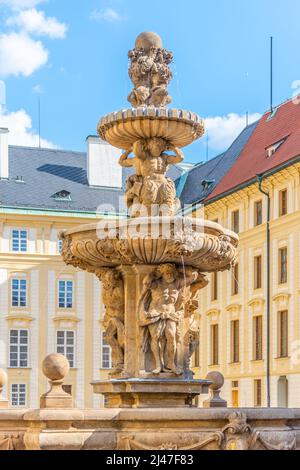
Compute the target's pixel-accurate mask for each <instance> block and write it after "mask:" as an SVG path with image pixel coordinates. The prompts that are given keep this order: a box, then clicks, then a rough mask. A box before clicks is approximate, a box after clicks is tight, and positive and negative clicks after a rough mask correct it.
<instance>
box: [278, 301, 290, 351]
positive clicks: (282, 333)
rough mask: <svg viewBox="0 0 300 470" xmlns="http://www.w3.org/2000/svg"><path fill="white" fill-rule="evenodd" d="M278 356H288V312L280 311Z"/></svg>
mask: <svg viewBox="0 0 300 470" xmlns="http://www.w3.org/2000/svg"><path fill="white" fill-rule="evenodd" d="M278 349H279V350H278V356H279V357H288V312H287V310H284V311H282V312H278Z"/></svg>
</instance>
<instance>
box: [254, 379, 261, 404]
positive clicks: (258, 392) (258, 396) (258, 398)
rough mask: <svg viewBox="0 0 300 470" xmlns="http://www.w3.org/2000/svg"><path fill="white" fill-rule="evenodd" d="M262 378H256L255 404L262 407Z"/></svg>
mask: <svg viewBox="0 0 300 470" xmlns="http://www.w3.org/2000/svg"><path fill="white" fill-rule="evenodd" d="M261 388H262V387H261V380H260V379H258V380H254V406H257V407H261V405H262V393H261Z"/></svg>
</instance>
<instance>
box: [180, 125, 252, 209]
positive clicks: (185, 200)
mask: <svg viewBox="0 0 300 470" xmlns="http://www.w3.org/2000/svg"><path fill="white" fill-rule="evenodd" d="M258 122H259V121H257V122H255V123H253V124H251V125H249V126H248V127H246V128H245V129H244V130H243V131H242V132H241V134H240V135H239V136H238V137H237V139H236V140H235V141H234V142H233V144H232V145H231V146H230V147H229V149H228V150H227V151H226V152H224V153H222V154H221V155H218V156H217V157H215V158H212V159H211V160H209V161H208V162H207V163H204V164H199V165H197V166H195V167H194V168H192V170H190V171H189V172H188V173H187V174H185V175H182V176H181V177H180V178H178V179H177V180H176V187H177V193H178V196H179V197H180V200H181V203H182V205H188V204H195V203H200V202H201V201H203V200H204V199H205V198H207V197H208V196H209V195H210V194H211V193H212V191H213V190H214V189H215V187H216V186H217V185H218V184H219V182H220V181H221V179H222V178H223V177H224V176H225V174H226V173H227V172H228V170H229V169H230V168H231V167H232V165H233V164H234V163H235V161H236V160H237V159H238V157H239V155H240V153H241V151H242V150H243V148H244V146H245V145H246V143H247V142H248V140H249V138H250V137H251V135H252V133H253V131H254V129H255V128H256V126H257V124H258ZM204 180H209V181H213V183H212V184H211V185H210V187H209V188H208V189H205V188H204V187H203V185H202V184H201V183H202V181H204Z"/></svg>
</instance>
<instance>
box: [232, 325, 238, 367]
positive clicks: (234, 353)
mask: <svg viewBox="0 0 300 470" xmlns="http://www.w3.org/2000/svg"><path fill="white" fill-rule="evenodd" d="M239 361H240V322H239V320H233V321H232V322H231V362H239Z"/></svg>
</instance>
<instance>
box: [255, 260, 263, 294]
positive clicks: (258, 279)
mask: <svg viewBox="0 0 300 470" xmlns="http://www.w3.org/2000/svg"><path fill="white" fill-rule="evenodd" d="M261 288H262V257H261V256H255V258H254V289H261Z"/></svg>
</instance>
